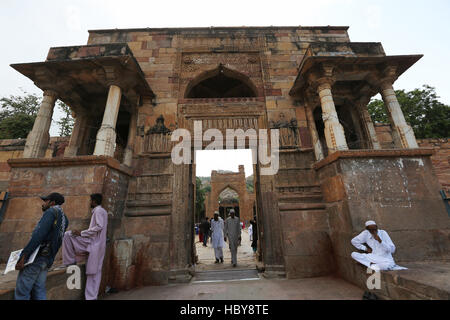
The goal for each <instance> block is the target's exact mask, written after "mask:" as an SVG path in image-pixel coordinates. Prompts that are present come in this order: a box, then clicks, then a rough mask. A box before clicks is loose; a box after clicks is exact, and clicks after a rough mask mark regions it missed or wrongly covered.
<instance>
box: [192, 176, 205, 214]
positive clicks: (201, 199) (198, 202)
mask: <svg viewBox="0 0 450 320" xmlns="http://www.w3.org/2000/svg"><path fill="white" fill-rule="evenodd" d="M205 195H206V190H205V189H204V188H203V186H202V180H201V179H200V178H198V177H196V179H195V221H200V219H201V218H202V217H204V216H205V214H204V213H205Z"/></svg>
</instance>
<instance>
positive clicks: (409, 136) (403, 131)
mask: <svg viewBox="0 0 450 320" xmlns="http://www.w3.org/2000/svg"><path fill="white" fill-rule="evenodd" d="M381 96H382V97H383V101H384V105H385V106H386V111H387V113H388V116H389V119H390V122H391V125H392V131H393V132H392V134H393V138H394V143H395V145H396V146H397V147H400V148H404V149H411V148H418V147H419V146H418V144H417V141H416V136H415V135H414V131H413V129H412V128H411V126H409V125H408V124H407V123H406V120H405V117H404V115H403V111H402V109H401V107H400V103H399V102H398V100H397V96H396V95H395V91H394V88H393V86H392V81H389V80H387V81H384V82H383V83H382V84H381Z"/></svg>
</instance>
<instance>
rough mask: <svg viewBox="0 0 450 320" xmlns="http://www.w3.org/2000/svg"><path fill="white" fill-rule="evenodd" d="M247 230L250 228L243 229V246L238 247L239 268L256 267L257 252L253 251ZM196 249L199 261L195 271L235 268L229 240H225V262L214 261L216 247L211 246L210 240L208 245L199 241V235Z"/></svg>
mask: <svg viewBox="0 0 450 320" xmlns="http://www.w3.org/2000/svg"><path fill="white" fill-rule="evenodd" d="M247 230H248V229H245V230H242V235H241V237H242V241H241V246H240V247H239V248H238V256H237V262H238V263H237V268H238V269H249V268H250V269H256V263H257V262H256V254H254V253H253V250H252V247H251V242H250V238H249V235H248V231H247ZM195 249H196V251H197V256H198V263H197V264H196V265H195V271H206V270H224V269H233V267H232V265H231V252H230V249H229V248H228V242H225V247H224V248H223V255H224V257H223V258H224V263H221V264H215V263H214V262H215V261H216V259H215V257H214V248H212V247H211V242H210V240H208V246H207V247H204V246H203V244H202V243H201V242H199V241H198V236H196V242H195Z"/></svg>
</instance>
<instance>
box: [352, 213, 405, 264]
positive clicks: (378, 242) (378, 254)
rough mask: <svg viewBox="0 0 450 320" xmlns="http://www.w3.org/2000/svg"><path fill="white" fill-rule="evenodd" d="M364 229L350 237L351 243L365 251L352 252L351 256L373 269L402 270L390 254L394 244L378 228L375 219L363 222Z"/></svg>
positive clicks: (393, 249)
mask: <svg viewBox="0 0 450 320" xmlns="http://www.w3.org/2000/svg"><path fill="white" fill-rule="evenodd" d="M365 225H366V230H364V231H363V232H361V233H360V234H359V235H358V236H356V237H354V238H353V239H352V241H351V242H352V245H354V246H355V247H356V248H357V249H359V250H362V251H365V252H366V253H358V252H353V253H352V258H353V259H355V260H356V261H358V262H359V263H361V264H363V265H365V266H366V267H369V268H371V269H372V270H375V271H380V270H403V269H406V268H403V267H400V266H398V265H396V264H395V261H394V258H392V254H393V253H394V252H395V245H394V243H392V240H391V238H390V237H389V235H388V234H387V232H386V231H384V230H379V229H378V226H377V224H376V223H375V221H372V220H369V221H367V222H366V223H365Z"/></svg>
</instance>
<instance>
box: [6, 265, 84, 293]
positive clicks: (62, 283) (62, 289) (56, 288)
mask: <svg viewBox="0 0 450 320" xmlns="http://www.w3.org/2000/svg"><path fill="white" fill-rule="evenodd" d="M78 265H79V267H80V269H81V288H80V289H73V290H69V289H68V288H67V284H66V283H67V279H68V277H69V276H70V275H69V274H67V273H66V268H65V267H60V266H61V263H56V262H55V264H54V265H53V267H52V268H51V269H50V271H49V272H48V274H47V300H83V299H84V288H85V283H86V276H85V264H84V263H82V264H78ZM5 266H6V265H4V264H3V265H0V271H1V274H0V300H14V289H15V287H16V279H17V275H18V274H19V271H11V272H8V274H6V275H4V274H3V271H4V270H5Z"/></svg>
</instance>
